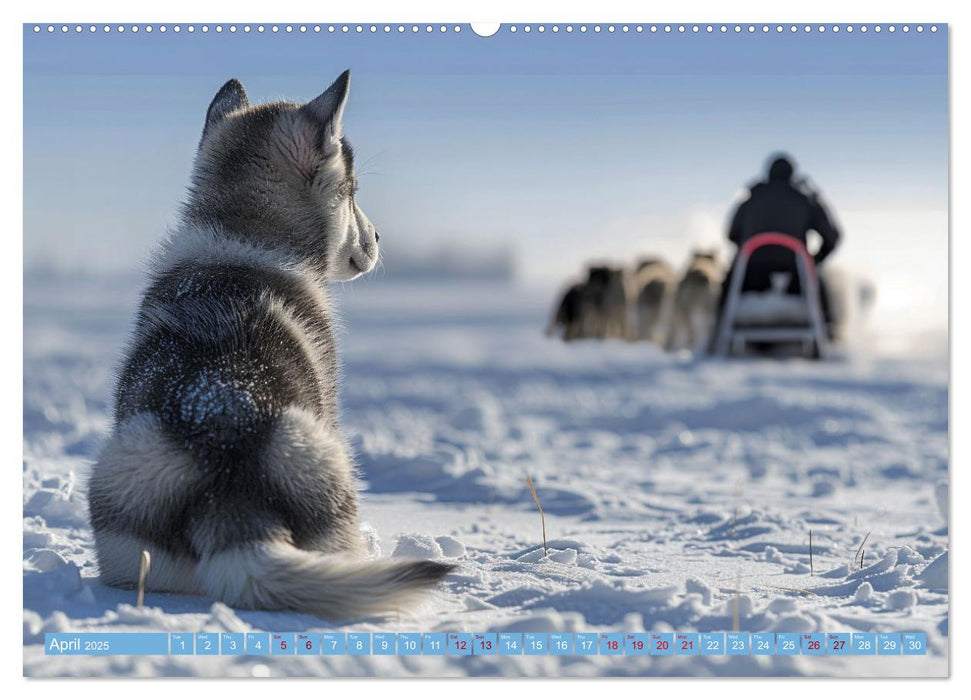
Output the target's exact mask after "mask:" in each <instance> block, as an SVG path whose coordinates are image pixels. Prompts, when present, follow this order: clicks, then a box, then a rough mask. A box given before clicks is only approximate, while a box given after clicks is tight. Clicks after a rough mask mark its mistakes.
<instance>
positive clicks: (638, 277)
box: [630, 257, 675, 342]
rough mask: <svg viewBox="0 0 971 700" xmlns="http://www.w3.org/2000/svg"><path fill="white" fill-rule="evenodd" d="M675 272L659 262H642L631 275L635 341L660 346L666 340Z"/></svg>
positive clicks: (644, 260) (647, 260) (643, 260)
mask: <svg viewBox="0 0 971 700" xmlns="http://www.w3.org/2000/svg"><path fill="white" fill-rule="evenodd" d="M674 282H675V280H674V272H673V271H672V270H671V267H670V266H669V265H668V264H667V263H666V262H664V261H663V260H661V259H660V258H653V257H652V258H643V259H642V260H641V261H640V262H639V263H638V264H637V267H636V269H635V270H634V274H633V275H631V285H630V296H631V306H632V307H633V308H632V311H633V321H632V323H631V325H632V326H633V331H632V334H631V335H632V338H631V339H632V340H649V341H654V342H659V341H660V340H661V339H662V338H663V328H664V315H665V314H666V311H667V301H668V298H669V296H670V293H671V290H673V288H674Z"/></svg>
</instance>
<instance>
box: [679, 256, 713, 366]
mask: <svg viewBox="0 0 971 700" xmlns="http://www.w3.org/2000/svg"><path fill="white" fill-rule="evenodd" d="M722 276H723V273H722V270H721V268H720V266H719V264H718V254H717V253H716V252H714V251H710V252H705V251H697V250H696V251H694V253H693V254H692V256H691V261H690V262H689V263H688V268H687V270H686V271H685V273H684V276H683V277H682V278H681V280H680V281H679V282H678V286H677V288H676V289H675V290H674V300H673V303H672V309H671V323H670V326H669V328H668V334H667V340H666V342H665V348H666V349H667V350H678V349H681V348H688V349H690V350H692V351H697V350H699V349H701V348H702V347H703V346H704V344H705V343H707V342H708V338H709V336H710V335H711V332H712V330H713V327H714V324H715V316H716V315H717V310H718V297H719V294H720V293H721V283H722Z"/></svg>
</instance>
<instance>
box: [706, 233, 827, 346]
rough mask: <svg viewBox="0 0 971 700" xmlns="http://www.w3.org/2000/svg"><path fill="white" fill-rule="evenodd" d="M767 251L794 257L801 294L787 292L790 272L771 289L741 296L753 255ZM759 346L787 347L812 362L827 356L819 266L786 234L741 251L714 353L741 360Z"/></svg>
mask: <svg viewBox="0 0 971 700" xmlns="http://www.w3.org/2000/svg"><path fill="white" fill-rule="evenodd" d="M766 246H782V247H784V248H788V249H789V250H791V251H792V252H793V253H794V254H795V257H796V272H797V274H798V276H799V288H800V293H799V294H786V293H785V291H784V289H785V287H787V286H788V283H789V274H790V273H788V272H783V273H776V274H775V275H773V289H772V290H769V291H766V292H743V291H742V285H743V284H744V281H745V274H746V271H747V269H748V265H749V261H750V260H751V258H752V254H753V253H754V252H755V251H756V250H758V249H760V248H763V247H766ZM776 277H778V280H777V279H776ZM755 343H757V344H759V345H761V346H762V347H763V348H766V347H770V348H781V347H783V346H788V347H790V348H794V349H797V350H799V351H801V354H802V355H804V356H806V357H811V358H823V357H825V356H826V353H827V335H826V323H825V321H824V318H823V310H822V304H821V300H820V285H819V277H818V276H817V274H816V265H815V263H814V261H813V258H812V256H811V255H810V254H809V251H808V250H806V247H805V246H804V245H803V244H802V243H800V242H799V241H797V240H796V239H795V238H792V237H791V236H787V235H785V234H783V233H774V232H773V233H760V234H758V235H756V236H753V237H752V238H750V239H749V240H747V241H746V242H745V243H744V244H743V245H742V247H741V249H740V250H739V253H738V256H737V259H736V261H735V267H734V269H733V270H732V273H731V281H730V283H729V288H728V290H727V292H726V297H725V304H724V308H723V309H722V313H721V318H719V320H718V325H717V328H716V334H715V341H714V343H713V344H712V354H713V355H715V356H720V357H727V356H730V355H741V354H744V353H745V352H746V351H747V350H748V349H749V346H750V345H751V344H755Z"/></svg>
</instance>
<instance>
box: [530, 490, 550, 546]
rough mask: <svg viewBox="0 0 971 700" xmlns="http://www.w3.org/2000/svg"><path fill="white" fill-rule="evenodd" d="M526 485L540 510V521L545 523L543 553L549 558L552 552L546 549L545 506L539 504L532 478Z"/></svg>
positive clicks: (544, 525)
mask: <svg viewBox="0 0 971 700" xmlns="http://www.w3.org/2000/svg"><path fill="white" fill-rule="evenodd" d="M526 485H527V486H528V487H529V492H530V493H531V494H533V501H535V502H536V507H537V508H539V519H540V521H541V522H542V523H543V553H544V554H546V555H547V556H549V553H550V550H549V549H548V548H547V547H546V516H545V515H544V514H543V506H542V505H541V504H540V502H539V496H537V495H536V487H535V486H533V480H532V478H531V477H528V476H527V477H526Z"/></svg>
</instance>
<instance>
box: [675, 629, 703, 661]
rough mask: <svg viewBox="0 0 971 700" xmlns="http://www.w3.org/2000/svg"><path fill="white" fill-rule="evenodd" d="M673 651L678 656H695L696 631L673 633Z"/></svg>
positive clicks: (696, 648) (696, 647)
mask: <svg viewBox="0 0 971 700" xmlns="http://www.w3.org/2000/svg"><path fill="white" fill-rule="evenodd" d="M674 653H675V654H677V655H678V656H697V654H698V633H697V632H678V633H677V634H675V635H674Z"/></svg>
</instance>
